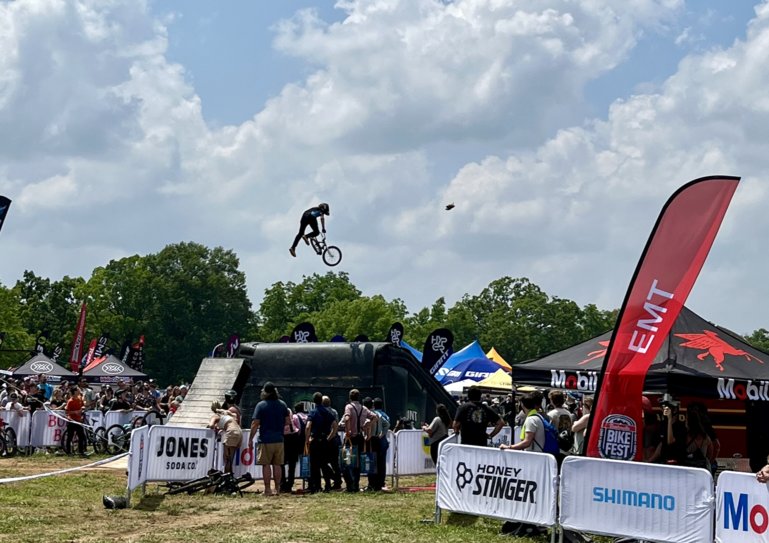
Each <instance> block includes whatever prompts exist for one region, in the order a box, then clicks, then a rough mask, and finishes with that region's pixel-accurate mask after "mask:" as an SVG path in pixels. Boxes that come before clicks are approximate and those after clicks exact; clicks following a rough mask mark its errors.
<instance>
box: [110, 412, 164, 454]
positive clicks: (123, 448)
mask: <svg viewBox="0 0 769 543" xmlns="http://www.w3.org/2000/svg"><path fill="white" fill-rule="evenodd" d="M164 418H165V417H164V416H163V414H162V413H160V412H159V411H149V412H147V413H146V414H145V415H137V416H135V417H134V418H133V419H131V422H129V423H127V424H113V425H112V426H110V427H109V428H107V432H106V438H107V452H109V453H110V454H120V453H123V452H127V451H128V449H129V447H130V446H131V433H132V432H133V431H134V430H135V429H136V428H141V427H142V426H153V425H155V424H163V421H164Z"/></svg>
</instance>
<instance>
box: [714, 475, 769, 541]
mask: <svg viewBox="0 0 769 543" xmlns="http://www.w3.org/2000/svg"><path fill="white" fill-rule="evenodd" d="M767 511H769V485H767V484H766V483H759V482H758V481H756V476H755V475H754V474H752V473H737V472H734V471H724V472H722V473H721V474H720V475H719V476H718V485H717V486H716V541H718V542H719V543H730V542H732V541H735V542H738V543H753V542H756V543H758V542H769V512H767Z"/></svg>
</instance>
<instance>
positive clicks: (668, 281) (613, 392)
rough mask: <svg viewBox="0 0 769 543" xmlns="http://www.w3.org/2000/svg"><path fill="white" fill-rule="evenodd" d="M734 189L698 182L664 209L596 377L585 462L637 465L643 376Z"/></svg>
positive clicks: (731, 180)
mask: <svg viewBox="0 0 769 543" xmlns="http://www.w3.org/2000/svg"><path fill="white" fill-rule="evenodd" d="M738 182H739V178H738V177H703V178H701V179H696V180H695V181H692V182H691V183H688V184H686V185H684V186H683V187H681V188H680V189H678V191H676V193H675V194H673V196H671V197H670V199H669V200H668V201H667V203H666V204H665V206H664V207H663V209H662V212H661V213H660V216H659V218H658V219H657V224H656V225H655V226H654V229H653V230H652V233H651V236H650V237H649V240H648V241H647V243H646V247H645V248H644V251H643V253H642V254H641V259H640V260H639V262H638V266H637V267H636V270H635V274H634V275H633V278H632V280H631V281H630V286H629V288H628V291H627V294H626V295H625V301H624V303H623V304H622V308H621V309H620V312H619V317H618V319H617V322H618V324H617V326H616V327H615V328H614V332H613V334H612V337H611V340H610V342H609V346H608V349H607V353H606V356H605V358H604V363H603V369H602V371H601V373H600V374H599V377H598V378H599V381H598V387H597V390H596V396H595V402H594V407H593V412H592V415H591V417H590V423H589V427H588V434H589V435H588V438H587V440H586V441H587V444H588V446H587V454H588V456H593V457H603V458H613V459H617V460H632V459H634V458H640V456H641V450H642V439H640V436H641V435H642V429H643V425H642V424H643V420H642V411H641V409H642V408H641V405H642V404H641V396H642V392H643V386H644V379H645V378H646V373H647V371H648V369H649V366H650V365H651V364H652V362H653V361H654V358H655V356H656V354H657V352H658V351H659V349H660V347H661V346H662V344H663V343H664V342H665V340H666V338H667V337H668V333H669V332H670V329H671V327H672V326H673V323H674V322H675V321H676V318H677V317H678V314H679V313H680V311H681V308H682V307H683V306H684V303H686V298H687V297H688V296H689V293H690V292H691V289H692V287H693V286H694V282H695V280H696V279H697V276H698V275H699V273H700V270H701V269H702V266H703V264H704V263H705V259H706V257H707V255H708V252H709V251H710V247H711V246H712V244H713V240H714V239H715V237H716V234H717V233H718V229H719V227H720V226H721V221H722V220H723V218H724V215H725V214H726V210H727V208H728V207H729V202H731V199H732V196H733V195H734V191H735V190H736V189H737V183H738Z"/></svg>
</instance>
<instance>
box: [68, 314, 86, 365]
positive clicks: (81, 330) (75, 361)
mask: <svg viewBox="0 0 769 543" xmlns="http://www.w3.org/2000/svg"><path fill="white" fill-rule="evenodd" d="M85 317H86V305H85V302H83V305H81V306H80V317H79V318H78V320H77V327H76V328H75V334H74V336H73V338H72V351H71V352H70V355H69V369H70V371H72V372H73V373H77V372H78V371H79V370H80V359H81V358H82V356H83V344H84V343H85Z"/></svg>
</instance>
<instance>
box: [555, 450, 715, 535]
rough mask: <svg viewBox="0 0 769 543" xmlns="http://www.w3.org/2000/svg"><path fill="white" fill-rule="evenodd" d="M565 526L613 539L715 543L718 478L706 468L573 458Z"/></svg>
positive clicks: (565, 486)
mask: <svg viewBox="0 0 769 543" xmlns="http://www.w3.org/2000/svg"><path fill="white" fill-rule="evenodd" d="M560 524H561V526H562V527H563V528H566V529H568V530H574V531H578V532H588V533H594V534H603V535H608V536H614V537H633V538H638V539H643V540H650V541H665V542H670V543H702V542H703V541H713V478H712V477H711V475H710V472H708V471H707V470H704V469H701V468H683V467H673V466H665V465H658V464H643V463H640V462H624V461H620V460H602V459H597V458H583V457H579V456H568V457H566V459H565V460H564V461H563V465H562V466H561V509H560Z"/></svg>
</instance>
